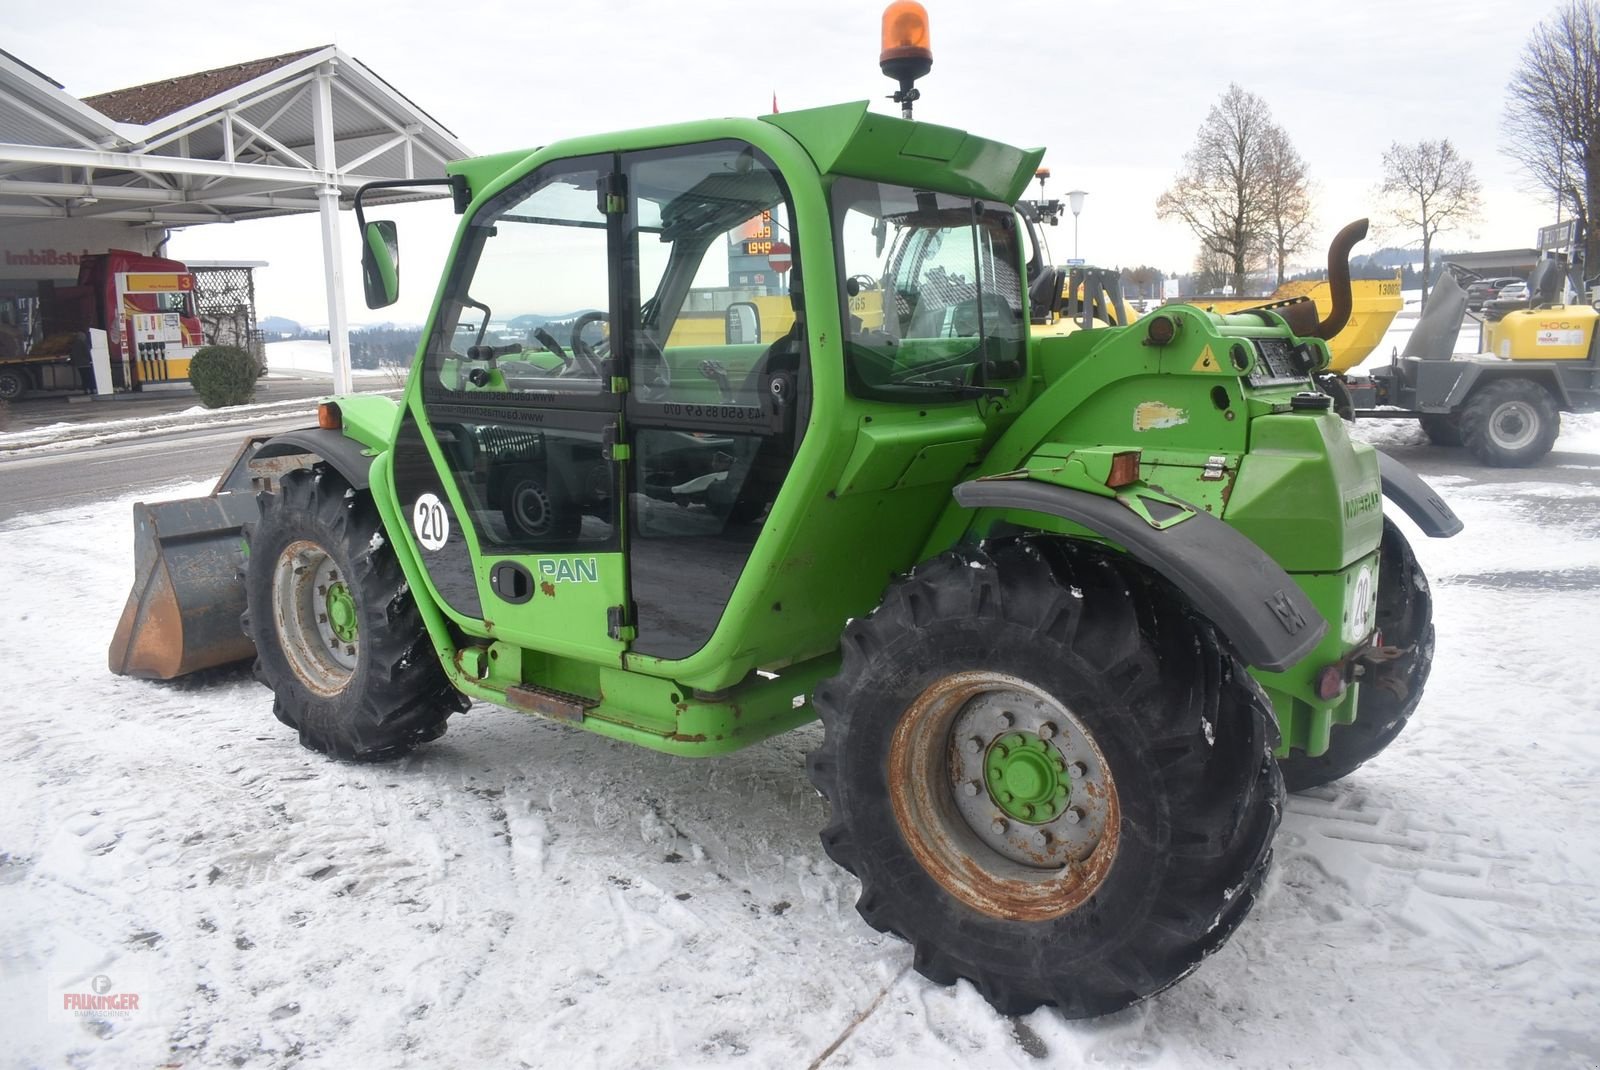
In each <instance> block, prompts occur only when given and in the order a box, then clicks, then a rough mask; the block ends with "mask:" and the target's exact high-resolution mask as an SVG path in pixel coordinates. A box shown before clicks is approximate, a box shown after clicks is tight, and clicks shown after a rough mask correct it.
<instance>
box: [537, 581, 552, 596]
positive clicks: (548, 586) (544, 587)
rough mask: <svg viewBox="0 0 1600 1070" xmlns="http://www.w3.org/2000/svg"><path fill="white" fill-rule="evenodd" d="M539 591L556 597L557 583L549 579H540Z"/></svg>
mask: <svg viewBox="0 0 1600 1070" xmlns="http://www.w3.org/2000/svg"><path fill="white" fill-rule="evenodd" d="M539 593H540V594H543V595H545V596H546V597H549V598H554V597H555V596H556V585H555V584H553V583H551V582H550V581H549V580H540V581H539Z"/></svg>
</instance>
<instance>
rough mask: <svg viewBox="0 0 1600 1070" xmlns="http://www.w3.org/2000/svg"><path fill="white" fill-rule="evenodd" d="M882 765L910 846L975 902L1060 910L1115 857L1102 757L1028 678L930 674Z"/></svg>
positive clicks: (1086, 892) (1036, 916) (1026, 911)
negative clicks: (931, 677) (936, 676)
mask: <svg viewBox="0 0 1600 1070" xmlns="http://www.w3.org/2000/svg"><path fill="white" fill-rule="evenodd" d="M1047 769H1053V771H1054V775H1055V778H1056V779H1055V780H1054V781H1052V778H1051V774H1050V773H1048V772H1047ZM888 772H889V798H890V802H891V804H892V805H893V808H894V815H895V820H896V822H897V823H898V825H899V827H900V831H901V834H902V835H903V836H904V837H905V840H906V843H907V845H908V846H909V847H910V848H911V851H912V853H913V855H915V857H916V859H917V861H918V862H919V863H920V864H921V866H922V868H923V869H924V870H925V871H926V872H927V873H928V875H929V876H931V877H932V878H933V879H934V880H935V881H937V882H938V883H939V884H940V886H941V887H943V888H944V889H945V890H946V891H947V892H949V893H950V894H951V895H953V896H954V897H955V898H956V899H958V900H960V901H961V902H963V903H965V904H966V905H967V906H969V907H971V908H973V909H974V910H977V911H980V912H981V913H984V914H987V915H989V916H991V917H997V918H1005V919H1008V920H1016V921H1043V920H1047V919H1049V918H1056V917H1060V916H1062V915H1063V914H1067V913H1069V912H1071V911H1072V910H1074V909H1075V908H1077V907H1078V906H1079V905H1081V904H1082V903H1083V902H1084V901H1085V900H1086V899H1088V897H1089V896H1091V895H1092V894H1094V892H1095V890H1096V889H1097V888H1099V887H1100V885H1101V884H1102V883H1103V882H1104V880H1105V877H1106V874H1107V873H1108V872H1109V871H1110V869H1111V863H1112V861H1113V859H1114V858H1115V856H1116V851H1117V834H1118V829H1119V827H1120V809H1119V807H1118V804H1117V792H1116V785H1115V782H1114V781H1113V779H1112V776H1111V771H1110V769H1109V767H1108V766H1107V765H1106V761H1105V757H1104V755H1103V754H1102V753H1101V751H1100V747H1099V745H1098V744H1097V743H1096V742H1095V740H1094V737H1093V735H1092V734H1091V733H1090V732H1089V731H1088V730H1087V728H1085V726H1084V725H1083V723H1082V722H1081V721H1080V720H1079V719H1078V718H1077V717H1076V716H1075V715H1074V714H1073V713H1072V711H1071V710H1070V709H1068V708H1067V706H1066V705H1065V704H1063V703H1062V702H1060V701H1059V700H1057V699H1056V698H1055V697H1053V696H1052V695H1050V694H1049V693H1047V692H1045V691H1043V690H1041V689H1040V688H1038V687H1035V686H1034V685H1033V684H1030V683H1028V682H1027V681H1026V680H1022V679H1019V678H1017V677H1014V676H1008V675H1006V674H1004V673H995V672H963V673H954V674H952V675H950V676H946V677H943V678H942V679H940V680H938V681H936V682H935V683H933V684H932V685H931V686H930V687H928V689H927V690H925V691H924V692H923V693H922V694H921V695H919V696H918V697H917V699H916V700H915V701H914V702H912V704H911V705H910V706H909V707H908V708H907V709H906V711H905V713H903V714H902V715H901V717H900V721H899V723H898V724H896V726H895V731H894V737H893V739H892V741H891V744H890V752H889V770H888ZM1063 782H1064V784H1065V786H1066V789H1067V790H1066V793H1065V795H1064V796H1063V795H1062V794H1061V792H1060V791H1059V790H1056V789H1057V788H1059V787H1060V786H1061V784H1062V783H1063ZM1012 789H1017V790H1012ZM1047 799H1048V800H1049V801H1048V804H1047V803H1046V800H1047Z"/></svg>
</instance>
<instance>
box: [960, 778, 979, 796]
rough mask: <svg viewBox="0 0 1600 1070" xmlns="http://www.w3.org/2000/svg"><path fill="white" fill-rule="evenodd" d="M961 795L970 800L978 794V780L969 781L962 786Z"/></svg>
mask: <svg viewBox="0 0 1600 1070" xmlns="http://www.w3.org/2000/svg"><path fill="white" fill-rule="evenodd" d="M961 793H962V794H963V795H965V796H967V797H968V798H971V797H972V796H974V795H976V794H978V782H977V781H976V780H969V781H967V782H966V783H965V784H963V785H961Z"/></svg>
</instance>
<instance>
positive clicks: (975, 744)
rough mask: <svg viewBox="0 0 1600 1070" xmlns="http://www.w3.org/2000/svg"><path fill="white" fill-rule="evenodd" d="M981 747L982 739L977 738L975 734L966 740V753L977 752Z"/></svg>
mask: <svg viewBox="0 0 1600 1070" xmlns="http://www.w3.org/2000/svg"><path fill="white" fill-rule="evenodd" d="M982 749H983V740H981V739H979V738H978V737H977V736H973V737H972V738H971V739H969V740H967V753H968V754H977V753H978V752H979V751H981V750H982Z"/></svg>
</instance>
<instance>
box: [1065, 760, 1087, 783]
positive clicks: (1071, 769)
mask: <svg viewBox="0 0 1600 1070" xmlns="http://www.w3.org/2000/svg"><path fill="white" fill-rule="evenodd" d="M1067 772H1068V773H1071V774H1072V779H1073V780H1082V779H1083V778H1084V777H1086V776H1088V775H1089V767H1088V766H1087V765H1084V764H1083V763H1082V762H1073V763H1072V764H1071V765H1069V766H1067Z"/></svg>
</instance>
